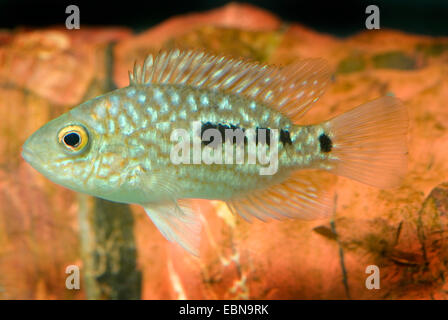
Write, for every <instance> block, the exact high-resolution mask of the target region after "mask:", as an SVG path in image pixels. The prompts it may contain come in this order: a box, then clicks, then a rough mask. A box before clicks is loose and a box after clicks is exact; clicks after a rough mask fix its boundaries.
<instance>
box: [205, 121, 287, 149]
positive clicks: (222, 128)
mask: <svg viewBox="0 0 448 320" xmlns="http://www.w3.org/2000/svg"><path fill="white" fill-rule="evenodd" d="M208 129H216V130H218V131H219V133H220V136H221V141H227V140H230V139H232V144H235V143H237V141H236V140H237V139H236V136H234V135H232V136H231V137H228V136H227V137H226V134H225V133H226V129H232V130H241V131H242V133H244V132H245V131H246V130H245V128H241V127H239V126H236V125H232V124H230V125H225V124H222V123H211V122H206V123H203V124H202V126H201V140H202V144H203V145H209V144H210V143H213V141H214V137H213V136H211V137H210V141H204V132H205V131H206V130H208ZM234 132H235V131H234ZM235 133H236V132H235ZM259 135H260V136H263V135H264V136H265V140H266V144H267V145H268V146H270V145H271V129H270V128H259V127H257V128H256V132H255V144H257V145H258V143H259V140H258V136H259ZM224 139H227V140H224ZM279 140H280V142H281V143H283V145H286V144H289V145H291V144H292V140H291V135H290V134H289V131H288V130H284V129H281V130H280V137H279ZM244 144H245V145H246V144H247V137H246V136H245V137H244Z"/></svg>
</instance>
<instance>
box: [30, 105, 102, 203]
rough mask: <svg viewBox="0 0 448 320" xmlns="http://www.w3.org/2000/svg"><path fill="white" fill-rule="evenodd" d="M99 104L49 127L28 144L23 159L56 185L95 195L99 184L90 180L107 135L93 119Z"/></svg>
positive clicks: (84, 107)
mask: <svg viewBox="0 0 448 320" xmlns="http://www.w3.org/2000/svg"><path fill="white" fill-rule="evenodd" d="M97 103H100V102H99V101H94V102H89V103H85V104H83V105H80V106H78V107H77V108H74V109H73V110H71V111H69V112H67V113H65V114H63V115H61V116H60V117H58V118H56V119H54V120H51V121H50V122H48V123H46V124H45V125H44V126H42V127H41V128H40V129H38V130H37V131H36V132H34V133H33V134H32V135H31V136H30V137H29V138H28V139H27V140H26V142H25V143H24V145H23V147H22V157H23V158H24V159H25V160H26V161H27V162H28V163H29V164H30V165H31V166H32V167H33V168H34V169H36V170H37V171H39V172H40V173H41V174H43V175H44V176H45V177H47V178H48V179H50V180H52V181H53V182H55V183H58V184H60V185H63V186H65V187H67V188H70V189H73V190H76V191H80V192H84V193H88V194H95V193H96V192H97V189H98V187H97V185H98V184H97V183H96V182H94V181H90V180H91V176H92V170H93V169H94V167H95V162H96V161H98V155H99V152H100V150H99V149H100V146H101V141H102V139H103V134H102V133H101V132H99V130H98V127H99V126H98V125H96V126H95V121H97V122H98V123H99V122H100V121H101V119H96V120H95V119H93V118H92V116H91V115H92V112H91V111H90V110H92V108H94V107H95V104H97ZM97 165H98V164H97ZM93 176H95V175H93Z"/></svg>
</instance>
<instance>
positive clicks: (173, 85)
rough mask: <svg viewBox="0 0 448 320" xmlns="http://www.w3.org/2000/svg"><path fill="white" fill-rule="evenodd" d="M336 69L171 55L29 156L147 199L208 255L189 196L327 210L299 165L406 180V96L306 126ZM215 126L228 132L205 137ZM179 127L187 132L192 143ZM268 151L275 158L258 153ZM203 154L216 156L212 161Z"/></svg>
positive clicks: (92, 103) (277, 214) (155, 214)
mask: <svg viewBox="0 0 448 320" xmlns="http://www.w3.org/2000/svg"><path fill="white" fill-rule="evenodd" d="M329 77H330V73H329V71H328V68H327V67H326V66H325V63H324V62H323V61H322V60H305V61H302V62H299V63H298V64H296V65H293V66H290V67H287V68H284V69H278V68H273V67H268V66H261V65H258V64H255V63H252V62H248V61H245V60H242V59H236V60H235V59H230V58H226V57H222V56H214V55H210V54H206V53H203V52H195V51H186V52H181V51H179V50H174V51H171V52H164V53H161V54H160V55H159V56H157V57H156V59H155V60H153V59H152V57H149V58H148V59H147V60H146V61H145V63H144V65H143V69H141V68H139V67H136V68H135V69H134V72H133V73H131V74H130V85H129V86H128V87H125V88H121V89H117V90H114V91H112V92H109V93H107V94H105V95H102V96H99V97H97V98H94V99H92V100H89V101H87V102H85V103H83V104H81V105H79V106H78V107H76V108H74V109H72V110H71V111H69V112H68V113H66V114H64V115H62V116H60V117H59V118H57V119H55V120H53V121H51V122H49V123H48V124H46V125H45V126H43V127H42V128H41V129H39V130H38V131H36V132H35V133H34V134H33V135H32V136H31V137H30V138H29V139H28V140H27V142H26V143H25V145H24V148H23V156H24V158H25V159H26V160H27V161H28V162H29V163H30V164H31V165H32V166H33V167H35V168H36V169H37V170H38V171H40V172H42V173H43V174H44V175H46V176H47V177H48V178H49V179H51V180H53V181H54V182H56V183H59V184H61V185H63V186H65V187H68V188H70V189H73V190H75V191H78V192H83V193H87V194H90V195H93V196H96V197H100V198H104V199H107V200H111V201H116V202H123V203H137V204H140V205H142V206H143V207H144V208H145V210H146V211H147V213H148V215H149V216H150V218H151V219H152V220H153V222H154V223H155V224H156V226H157V227H158V228H159V229H160V231H161V232H162V233H163V234H164V235H165V237H167V238H168V239H169V240H173V241H176V242H178V243H180V244H181V245H182V246H183V247H184V248H186V249H187V250H189V251H190V252H193V253H197V245H198V244H197V243H198V232H199V231H198V220H197V218H196V216H195V215H194V213H193V212H191V210H190V209H189V208H188V205H187V204H186V202H185V200H182V199H189V198H202V199H217V200H224V201H226V202H227V203H228V205H229V208H230V209H231V210H232V211H233V212H235V213H238V214H240V215H242V216H243V217H245V218H246V219H250V217H251V216H255V217H258V218H260V219H262V220H264V219H265V218H267V217H273V218H281V217H293V218H294V217H296V218H316V217H320V216H325V215H326V214H328V212H329V211H330V209H331V198H330V196H329V194H328V193H327V192H326V190H323V189H322V188H320V187H319V185H316V184H315V183H314V182H312V181H311V180H308V179H306V178H305V179H304V178H303V177H302V176H299V175H297V174H296V173H297V172H298V171H300V170H303V169H322V170H327V171H330V172H334V173H336V174H340V175H345V176H347V177H350V178H353V179H356V180H359V181H361V182H364V183H368V184H371V185H376V186H379V187H389V186H395V185H398V184H399V183H400V180H401V178H402V176H403V175H404V170H405V169H403V168H404V166H403V164H405V161H406V142H405V135H406V128H407V117H406V110H405V108H404V107H403V105H402V104H401V103H400V102H399V101H398V100H397V99H395V98H392V97H384V98H381V99H378V100H375V101H372V102H370V103H367V104H365V105H363V106H361V107H359V108H357V109H354V110H352V111H349V112H347V113H346V114H344V115H341V116H340V117H336V118H334V119H330V120H328V121H325V122H322V123H320V124H316V125H309V126H301V125H298V124H296V121H297V119H298V118H300V117H301V116H302V115H303V114H304V113H305V112H306V111H307V110H308V109H309V107H310V106H311V104H312V103H314V102H315V101H317V99H318V97H319V96H320V95H321V94H322V93H323V90H324V88H325V86H326V85H327V83H328V82H329ZM207 129H212V130H211V131H212V133H213V134H214V139H217V140H213V139H209V140H213V141H207V139H204V133H205V132H207ZM213 130H214V131H213ZM384 130H385V132H384ZM175 131H176V133H177V132H181V133H184V134H185V133H186V135H184V136H183V140H182V139H180V140H179V139H176V138H175V137H174V136H173V132H175ZM209 132H210V131H209ZM229 132H233V133H238V134H242V135H243V136H244V138H242V139H241V140H240V141H239V143H237V142H238V141H237V140H234V139H236V138H233V137H231V138H230V139H227V137H226V134H227V133H229ZM249 132H252V133H253V134H254V136H253V137H252V136H250V135H249ZM383 133H384V134H383ZM245 134H246V135H245ZM218 138H220V139H221V141H219V139H218ZM181 140H182V142H185V144H180V141H181ZM204 140H205V141H204ZM227 142H228V145H226V143H227ZM238 147H240V151H241V152H242V154H243V158H242V161H241V158H240V162H238V160H237V156H236V154H237V149H238ZM176 148H177V149H176ZM226 148H229V149H226ZM251 148H252V149H251ZM257 148H264V149H263V150H265V151H266V152H268V151H269V155H270V156H271V158H270V160H273V162H275V163H270V162H266V161H264V163H261V161H255V162H254V161H252V162H251V161H250V160H249V155H250V154H251V152H252V155H254V158H253V159H255V160H257V159H258V158H257V155H258V154H257V150H258V149H257ZM193 149H194V150H193ZM230 149H231V150H232V151H233V154H232V155H231V156H230V157H229V158H225V152H224V151H225V150H230ZM174 150H177V151H176V152H175V153H173V151H174ZM179 152H180V153H181V154H182V155H184V153H187V155H186V156H184V157H183V158H182V160H183V162H181V163H179V162H178V161H174V160H173V157H174V156H175V155H179ZM195 152H196V153H195ZM204 152H205V153H204ZM173 155H174V156H173ZM204 155H212V159H213V161H212V162H210V160H208V163H206V162H207V161H205V162H204V159H201V158H202V157H203V156H204ZM198 156H199V158H198ZM215 156H216V157H215ZM272 156H274V157H272ZM253 159H252V160H253ZM227 160H228V161H227ZM264 160H266V158H265V159H264ZM267 168H268V169H272V170H270V171H269V170H266V169H267ZM263 170H264V172H266V171H268V173H267V174H261V172H263Z"/></svg>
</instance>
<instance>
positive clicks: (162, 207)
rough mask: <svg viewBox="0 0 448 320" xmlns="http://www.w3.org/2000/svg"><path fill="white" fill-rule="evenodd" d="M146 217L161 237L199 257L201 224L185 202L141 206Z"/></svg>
mask: <svg viewBox="0 0 448 320" xmlns="http://www.w3.org/2000/svg"><path fill="white" fill-rule="evenodd" d="M143 208H144V209H145V211H146V213H147V214H148V216H149V217H150V218H151V220H152V222H153V223H154V224H155V225H156V227H157V228H158V229H159V231H160V232H161V233H162V234H163V236H164V237H165V238H166V239H167V240H169V241H172V242H177V243H178V244H180V245H181V246H182V247H183V248H184V249H185V250H187V251H188V252H190V253H192V254H194V255H195V256H198V255H199V240H200V232H201V224H200V221H199V219H198V217H197V216H196V215H195V214H194V212H193V211H192V210H191V208H190V207H189V205H188V202H187V201H183V200H179V201H174V200H173V201H169V202H164V203H147V204H143Z"/></svg>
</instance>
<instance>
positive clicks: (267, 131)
mask: <svg viewBox="0 0 448 320" xmlns="http://www.w3.org/2000/svg"><path fill="white" fill-rule="evenodd" d="M259 134H260V137H263V134H264V136H265V139H264V140H265V141H264V142H265V143H266V144H267V145H268V146H270V145H271V129H269V128H258V127H257V129H256V135H255V144H257V145H258V135H259ZM262 141H263V139H262V140H261V141H260V143H261V142H262Z"/></svg>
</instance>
